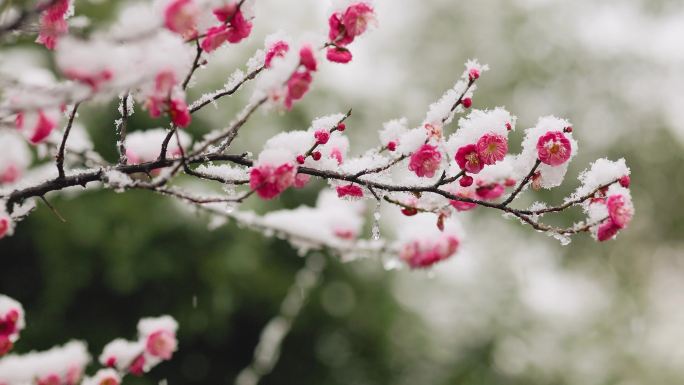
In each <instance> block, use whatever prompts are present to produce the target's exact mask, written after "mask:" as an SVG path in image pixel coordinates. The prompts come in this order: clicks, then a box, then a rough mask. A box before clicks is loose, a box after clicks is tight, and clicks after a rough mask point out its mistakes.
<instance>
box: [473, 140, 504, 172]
mask: <svg viewBox="0 0 684 385" xmlns="http://www.w3.org/2000/svg"><path fill="white" fill-rule="evenodd" d="M507 152H508V140H507V139H506V138H505V137H503V136H501V135H497V134H490V133H488V134H484V135H482V137H481V138H480V139H479V140H478V141H477V154H478V156H479V157H480V160H482V163H484V164H488V165H489V164H494V163H496V162H499V161H502V160H503V159H504V157H505V156H506V153H507Z"/></svg>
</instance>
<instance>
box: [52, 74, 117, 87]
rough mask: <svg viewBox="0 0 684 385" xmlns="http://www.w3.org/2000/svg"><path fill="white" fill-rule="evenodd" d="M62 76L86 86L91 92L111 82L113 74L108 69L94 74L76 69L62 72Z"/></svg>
mask: <svg viewBox="0 0 684 385" xmlns="http://www.w3.org/2000/svg"><path fill="white" fill-rule="evenodd" d="M64 76H66V77H67V78H69V79H71V80H74V81H77V82H79V83H82V84H84V85H87V86H88V87H90V88H91V89H92V91H98V90H99V89H100V87H101V86H102V84H104V83H106V82H108V81H110V80H112V78H113V77H114V74H113V73H112V71H110V70H108V69H103V70H100V71H96V72H84V71H80V70H76V69H66V70H64Z"/></svg>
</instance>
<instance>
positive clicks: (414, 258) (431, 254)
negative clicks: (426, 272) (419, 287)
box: [400, 234, 460, 269]
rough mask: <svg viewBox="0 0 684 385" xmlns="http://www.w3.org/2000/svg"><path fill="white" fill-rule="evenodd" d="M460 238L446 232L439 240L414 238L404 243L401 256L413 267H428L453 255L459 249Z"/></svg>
mask: <svg viewBox="0 0 684 385" xmlns="http://www.w3.org/2000/svg"><path fill="white" fill-rule="evenodd" d="M459 243H460V242H459V240H458V238H457V237H455V236H453V235H447V234H444V235H443V236H441V237H440V238H439V239H437V240H433V239H425V240H422V239H421V240H414V241H411V242H409V243H407V244H405V245H404V247H403V249H402V250H401V254H400V257H401V259H403V260H404V261H405V262H406V263H407V264H408V265H409V266H410V267H411V268H413V269H417V268H427V267H430V266H432V265H434V264H435V263H437V262H439V261H443V260H445V259H447V258H449V257H451V256H452V255H453V254H454V253H456V251H458V246H459Z"/></svg>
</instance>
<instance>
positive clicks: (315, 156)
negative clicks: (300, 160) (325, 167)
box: [311, 151, 321, 161]
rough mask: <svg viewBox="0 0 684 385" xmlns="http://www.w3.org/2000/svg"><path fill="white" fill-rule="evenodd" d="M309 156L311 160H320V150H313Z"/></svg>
mask: <svg viewBox="0 0 684 385" xmlns="http://www.w3.org/2000/svg"><path fill="white" fill-rule="evenodd" d="M311 157H312V158H313V160H315V161H319V160H321V152H320V151H314V152H312V153H311Z"/></svg>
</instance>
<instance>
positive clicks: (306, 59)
mask: <svg viewBox="0 0 684 385" xmlns="http://www.w3.org/2000/svg"><path fill="white" fill-rule="evenodd" d="M299 62H300V64H301V65H303V66H304V68H306V69H307V70H308V71H316V57H315V56H314V53H313V49H311V46H310V45H308V44H306V45H304V46H302V48H301V49H300V50H299Z"/></svg>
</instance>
